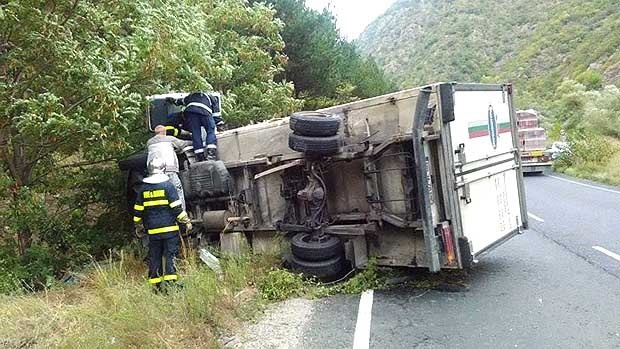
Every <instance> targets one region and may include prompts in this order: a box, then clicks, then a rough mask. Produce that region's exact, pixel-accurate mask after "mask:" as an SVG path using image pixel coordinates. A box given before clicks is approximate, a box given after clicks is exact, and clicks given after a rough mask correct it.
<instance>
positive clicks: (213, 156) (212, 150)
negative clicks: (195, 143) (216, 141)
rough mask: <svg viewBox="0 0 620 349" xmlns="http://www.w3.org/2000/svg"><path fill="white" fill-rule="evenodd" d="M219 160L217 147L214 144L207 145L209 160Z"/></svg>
mask: <svg viewBox="0 0 620 349" xmlns="http://www.w3.org/2000/svg"><path fill="white" fill-rule="evenodd" d="M215 160H217V147H216V146H215V145H213V144H209V145H208V146H207V161H215Z"/></svg>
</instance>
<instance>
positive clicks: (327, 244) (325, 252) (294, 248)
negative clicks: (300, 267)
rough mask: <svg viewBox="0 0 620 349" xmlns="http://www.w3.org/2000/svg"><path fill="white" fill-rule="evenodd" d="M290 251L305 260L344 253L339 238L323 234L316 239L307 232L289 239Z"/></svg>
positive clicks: (324, 258) (326, 257)
mask: <svg viewBox="0 0 620 349" xmlns="http://www.w3.org/2000/svg"><path fill="white" fill-rule="evenodd" d="M291 252H292V253H293V255H294V256H295V257H298V258H301V259H303V260H306V261H323V260H326V259H330V258H333V257H336V256H341V255H343V254H344V252H343V247H342V242H341V241H340V238H338V237H337V236H334V235H323V236H322V237H321V239H319V240H316V239H313V238H312V235H310V234H308V233H299V234H296V235H295V236H293V238H292V239H291Z"/></svg>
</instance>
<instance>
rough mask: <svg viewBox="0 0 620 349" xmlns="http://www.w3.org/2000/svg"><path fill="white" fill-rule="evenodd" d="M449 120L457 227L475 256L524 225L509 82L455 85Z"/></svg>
mask: <svg viewBox="0 0 620 349" xmlns="http://www.w3.org/2000/svg"><path fill="white" fill-rule="evenodd" d="M453 98H454V121H452V122H451V123H450V134H451V140H452V149H453V151H454V168H455V176H456V183H455V185H456V192H457V194H458V198H457V200H458V205H457V206H458V207H457V209H458V210H459V214H458V215H457V217H459V218H457V219H458V220H459V221H460V224H459V226H460V230H461V234H460V235H462V236H465V237H466V238H467V239H468V240H469V243H470V248H471V254H472V255H473V256H477V255H479V254H481V253H483V252H486V251H488V250H490V249H492V248H493V247H495V246H498V245H499V244H501V243H502V242H504V241H506V240H508V239H509V238H510V237H512V236H513V235H515V234H516V233H518V232H519V230H520V229H521V228H526V227H527V213H526V212H527V211H526V208H525V201H524V190H523V177H522V173H521V169H520V167H519V166H520V159H519V152H518V149H517V148H518V146H517V138H516V132H517V130H516V122H515V120H514V111H513V107H512V87H511V86H509V85H466V84H464V85H454V95H453Z"/></svg>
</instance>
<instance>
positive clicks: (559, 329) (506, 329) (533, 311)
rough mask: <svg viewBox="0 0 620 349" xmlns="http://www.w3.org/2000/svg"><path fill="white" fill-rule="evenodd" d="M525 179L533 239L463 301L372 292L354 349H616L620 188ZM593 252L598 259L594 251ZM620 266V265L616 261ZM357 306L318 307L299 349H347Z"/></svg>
mask: <svg viewBox="0 0 620 349" xmlns="http://www.w3.org/2000/svg"><path fill="white" fill-rule="evenodd" d="M569 181H574V180H573V179H567V178H564V177H548V176H536V177H527V178H526V181H525V182H526V190H527V201H528V211H529V212H530V213H531V215H530V217H531V218H530V225H531V230H529V231H527V232H526V233H525V234H523V235H519V236H517V237H515V238H514V239H512V240H510V241H509V242H507V243H506V244H504V245H502V246H500V247H499V248H497V249H496V250H494V251H493V252H491V253H490V254H489V255H487V256H485V257H484V258H482V259H480V262H479V264H478V265H476V267H475V269H474V271H473V272H471V273H470V275H469V277H468V280H467V281H468V283H469V287H468V288H467V289H466V290H463V291H461V292H442V291H436V290H419V289H397V290H391V291H384V292H378V291H376V292H374V295H373V296H372V298H371V299H372V311H371V312H370V315H371V316H369V317H368V319H369V322H370V331H369V339H368V337H364V336H362V337H361V338H362V339H363V340H362V341H361V342H360V340H359V338H358V341H357V342H356V344H357V345H360V344H361V345H360V346H359V347H360V348H368V347H370V348H447V347H452V348H620V260H616V259H614V258H613V257H610V256H609V255H608V254H605V253H603V252H601V249H602V250H604V251H608V252H610V253H612V256H613V253H616V254H620V188H612V187H605V186H600V185H598V184H593V183H588V182H582V181H579V182H577V183H575V182H569ZM593 246H594V247H598V248H599V249H594V248H593ZM619 257H620V256H619ZM359 307H360V296H338V297H332V298H328V299H325V300H322V301H321V302H320V303H319V304H318V305H316V307H315V310H314V312H313V315H312V319H311V320H310V324H309V326H306V330H305V334H304V338H305V339H304V342H303V345H302V346H303V347H305V348H353V346H354V337H355V336H356V333H355V332H356V321H358V317H360V315H359V313H360V311H359Z"/></svg>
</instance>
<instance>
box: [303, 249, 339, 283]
mask: <svg viewBox="0 0 620 349" xmlns="http://www.w3.org/2000/svg"><path fill="white" fill-rule="evenodd" d="M343 261H344V257H343V256H336V257H334V258H330V259H327V260H324V261H318V262H317V261H306V260H303V259H300V258H298V257H296V256H294V255H293V256H291V267H292V269H293V270H295V271H299V272H301V273H303V274H305V275H309V276H314V277H316V278H319V279H328V278H331V277H333V276H336V275H338V274H339V273H340V272H341V271H342V268H343V267H344V263H343Z"/></svg>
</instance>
